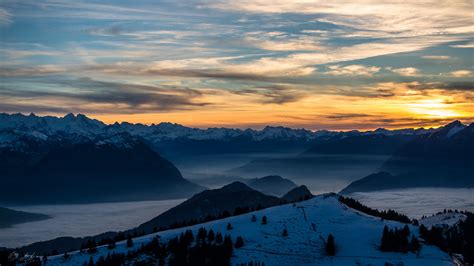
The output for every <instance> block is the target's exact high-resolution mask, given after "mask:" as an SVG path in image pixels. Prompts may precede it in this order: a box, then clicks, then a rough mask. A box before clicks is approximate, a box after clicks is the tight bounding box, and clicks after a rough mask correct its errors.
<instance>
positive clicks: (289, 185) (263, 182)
mask: <svg viewBox="0 0 474 266" xmlns="http://www.w3.org/2000/svg"><path fill="white" fill-rule="evenodd" d="M247 185H249V186H250V187H251V188H253V189H256V190H258V191H261V192H263V193H264V194H267V195H273V196H277V197H281V196H283V195H284V194H285V193H287V192H288V191H290V190H292V189H294V188H296V187H297V185H296V184H295V183H293V181H291V180H289V179H285V178H283V177H281V176H278V175H269V176H264V177H261V178H254V179H251V180H249V181H248V182H247Z"/></svg>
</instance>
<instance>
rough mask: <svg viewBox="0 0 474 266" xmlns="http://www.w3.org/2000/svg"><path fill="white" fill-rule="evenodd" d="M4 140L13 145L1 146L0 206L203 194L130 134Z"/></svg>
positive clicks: (19, 134)
mask: <svg viewBox="0 0 474 266" xmlns="http://www.w3.org/2000/svg"><path fill="white" fill-rule="evenodd" d="M4 136H5V135H4ZM8 136H10V138H9V141H10V142H11V143H12V144H13V145H11V146H8V145H3V146H0V159H1V160H0V166H1V167H2V174H1V177H2V184H3V185H2V186H1V187H0V201H2V202H9V203H20V204H23V203H34V204H39V203H83V202H97V201H117V200H120V201H124V200H125V201H127V200H143V199H166V198H182V197H187V196H189V195H192V194H194V193H195V192H197V191H201V190H202V189H203V188H202V187H200V186H197V185H195V184H193V183H191V182H189V181H187V180H186V179H184V178H183V177H182V176H181V173H180V172H179V170H178V169H177V168H176V167H175V166H174V165H173V164H172V163H170V162H169V161H168V160H166V159H164V158H163V157H161V156H160V155H159V154H158V153H156V151H154V150H152V149H151V148H150V147H149V145H148V144H146V143H145V141H144V140H142V139H141V138H140V137H138V136H132V135H130V134H128V133H117V134H113V135H95V136H92V137H83V136H80V135H79V136H78V135H76V134H64V133H61V134H57V135H52V136H51V137H48V138H34V137H33V138H31V135H28V133H27V132H26V133H24V134H23V133H22V132H18V131H16V132H15V131H13V132H9V133H8ZM3 143H5V142H3Z"/></svg>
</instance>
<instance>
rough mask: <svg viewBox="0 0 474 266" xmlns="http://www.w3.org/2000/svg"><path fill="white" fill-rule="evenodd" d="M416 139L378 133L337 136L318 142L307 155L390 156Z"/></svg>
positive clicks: (403, 135) (410, 136) (410, 135)
mask: <svg viewBox="0 0 474 266" xmlns="http://www.w3.org/2000/svg"><path fill="white" fill-rule="evenodd" d="M415 137H416V135H413V134H399V135H388V134H383V133H378V131H375V132H374V134H355V133H353V134H345V135H337V136H334V137H331V138H328V139H321V140H317V141H316V144H314V145H313V146H312V147H311V148H310V149H308V150H307V151H306V152H305V154H364V155H390V154H393V153H394V152H395V151H396V150H397V149H398V148H400V147H401V146H402V145H404V144H405V143H407V142H409V141H410V140H412V139H414V138H415Z"/></svg>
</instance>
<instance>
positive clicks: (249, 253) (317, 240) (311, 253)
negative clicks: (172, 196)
mask: <svg viewBox="0 0 474 266" xmlns="http://www.w3.org/2000/svg"><path fill="white" fill-rule="evenodd" d="M252 215H256V217H257V221H256V222H252V221H251V216H252ZM264 215H265V216H266V217H267V218H268V224H266V225H262V224H261V223H260V220H261V218H262V217H263V216H264ZM228 222H230V223H231V224H232V227H233V229H232V230H226V225H227V223H228ZM384 225H388V226H389V227H391V228H393V227H403V226H404V224H401V223H398V222H393V221H382V220H381V219H379V218H375V217H371V216H367V215H365V214H362V213H359V212H358V211H355V210H353V209H350V208H348V207H346V206H345V205H342V204H341V203H340V202H339V201H338V199H337V197H336V196H335V195H320V196H317V197H315V198H313V199H311V200H307V201H303V202H300V203H296V204H286V205H282V206H277V207H272V208H268V209H264V210H261V211H257V212H252V213H247V214H243V215H239V216H234V217H229V218H226V219H222V220H217V221H212V222H208V223H205V224H198V225H194V226H190V227H185V228H180V229H174V230H168V231H163V232H159V233H155V234H150V235H146V236H143V237H139V238H136V239H134V240H133V242H134V247H139V246H140V245H141V243H146V242H149V241H150V240H151V239H152V238H153V237H155V236H157V235H159V236H160V237H161V240H162V241H166V240H169V239H171V238H173V237H175V236H177V235H179V234H180V233H181V232H184V231H185V230H187V229H190V230H193V233H194V234H195V235H196V233H197V230H198V229H199V228H201V227H204V228H206V229H208V230H209V229H213V230H214V231H215V232H222V233H223V234H230V235H231V236H232V239H235V238H236V237H237V236H242V237H243V239H244V242H245V245H244V247H242V248H240V249H234V257H233V258H232V264H233V265H235V264H237V263H241V262H248V261H255V260H257V261H262V262H264V263H265V265H285V266H286V265H385V263H386V262H389V263H392V264H395V265H401V264H398V263H403V265H405V266H407V265H453V264H452V262H451V259H450V257H449V256H448V255H447V254H446V253H443V252H441V251H440V250H439V249H438V248H436V247H433V246H427V245H423V246H422V249H421V252H420V253H419V254H418V255H416V254H414V253H405V254H404V253H394V252H381V251H379V250H378V246H379V245H380V240H381V236H382V231H383V227H384ZM284 228H286V229H287V230H288V236H287V237H284V236H282V231H283V229H284ZM410 230H411V232H412V234H414V235H415V236H416V235H418V228H417V227H416V226H410ZM329 234H332V235H334V238H335V244H336V250H337V253H336V255H335V256H334V257H329V256H326V255H325V252H324V240H325V239H327V236H328V235H329ZM132 249H133V247H132ZM128 250H129V249H128V248H127V247H126V243H125V241H122V242H119V243H117V247H116V248H115V249H114V250H113V252H123V253H127V252H128ZM108 252H111V251H110V250H107V247H106V246H102V247H99V248H98V252H97V253H96V254H93V255H92V256H93V258H94V259H97V258H98V257H100V256H104V255H107V253H108ZM70 255H71V256H70V258H68V259H67V260H65V259H64V258H63V256H62V255H58V256H52V257H49V259H48V265H62V264H67V265H82V263H83V262H85V261H88V260H89V257H90V256H91V255H90V254H87V252H84V253H79V252H72V253H70Z"/></svg>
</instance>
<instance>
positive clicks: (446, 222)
mask: <svg viewBox="0 0 474 266" xmlns="http://www.w3.org/2000/svg"><path fill="white" fill-rule="evenodd" d="M466 218H467V216H466V215H465V214H463V213H458V212H446V213H438V214H436V215H433V216H429V217H425V218H422V219H420V220H419V222H420V224H423V225H424V226H426V227H427V228H428V229H429V228H431V227H433V226H435V227H444V226H453V225H455V224H457V223H459V222H461V221H464V220H466Z"/></svg>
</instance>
